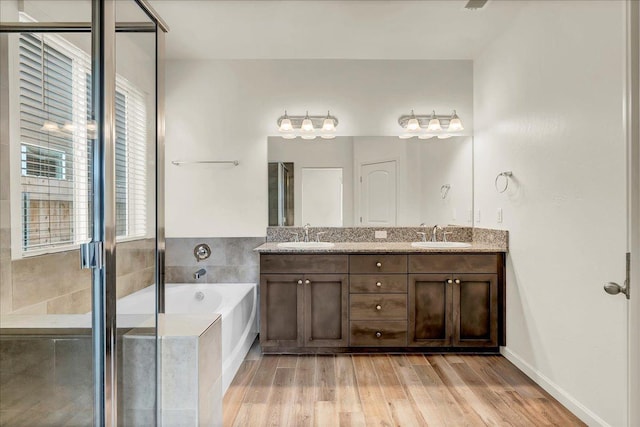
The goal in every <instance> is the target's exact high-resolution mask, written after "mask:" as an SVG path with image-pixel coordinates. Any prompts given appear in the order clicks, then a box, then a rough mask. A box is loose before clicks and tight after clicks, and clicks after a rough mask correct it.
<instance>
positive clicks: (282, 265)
mask: <svg viewBox="0 0 640 427" xmlns="http://www.w3.org/2000/svg"><path fill="white" fill-rule="evenodd" d="M348 272H349V255H332V254H302V255H297V254H296V255H289V254H287V255H280V254H262V255H260V274H273V273H302V274H305V273H309V274H311V273H330V274H337V273H348Z"/></svg>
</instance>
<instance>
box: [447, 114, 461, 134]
mask: <svg viewBox="0 0 640 427" xmlns="http://www.w3.org/2000/svg"><path fill="white" fill-rule="evenodd" d="M447 130H449V131H450V132H459V131H461V130H464V127H463V126H462V121H461V120H460V117H458V114H457V113H456V110H453V115H452V116H451V120H450V121H449V127H448V128H447Z"/></svg>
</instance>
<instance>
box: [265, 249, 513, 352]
mask: <svg viewBox="0 0 640 427" xmlns="http://www.w3.org/2000/svg"><path fill="white" fill-rule="evenodd" d="M260 266H261V275H260V310H261V315H260V321H261V324H260V341H261V344H262V347H263V349H264V351H265V352H297V351H299V352H313V351H316V350H313V349H314V348H316V349H318V350H321V351H330V349H334V351H362V349H364V351H371V350H374V349H375V348H380V349H383V348H393V349H394V351H398V350H401V349H406V350H407V351H411V350H413V351H425V350H427V349H432V351H493V352H495V351H497V349H498V346H500V345H504V344H505V340H504V329H505V328H504V254H502V253H465V254H437V253H435V254H366V255H364V254H352V255H347V254H344V255H343V254H339V255H336V254H296V255H290V254H262V255H261V260H260Z"/></svg>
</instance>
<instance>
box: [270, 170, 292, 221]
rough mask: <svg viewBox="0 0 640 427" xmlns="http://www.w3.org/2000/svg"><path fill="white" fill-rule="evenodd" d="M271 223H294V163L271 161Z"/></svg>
mask: <svg viewBox="0 0 640 427" xmlns="http://www.w3.org/2000/svg"><path fill="white" fill-rule="evenodd" d="M269 225H270V226H292V225H293V163H286V162H272V163H269Z"/></svg>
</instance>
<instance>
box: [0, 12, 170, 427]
mask: <svg viewBox="0 0 640 427" xmlns="http://www.w3.org/2000/svg"><path fill="white" fill-rule="evenodd" d="M133 1H135V3H136V4H138V6H140V8H141V9H142V10H143V11H144V12H145V14H146V15H147V16H148V17H149V18H150V19H151V21H152V22H151V23H147V22H141V23H135V22H134V23H122V24H120V23H116V22H115V5H116V0H91V6H92V12H91V14H92V20H91V22H90V23H86V22H71V23H69V22H52V23H39V22H35V23H32V22H30V23H24V22H11V23H0V33H22V32H26V33H87V32H91V38H92V39H91V48H92V55H91V62H92V75H93V78H92V85H93V87H92V92H93V94H94V96H93V97H92V99H94V108H93V112H94V115H95V116H94V118H95V119H96V125H97V136H98V137H97V138H96V139H95V140H94V142H93V153H94V157H93V159H92V166H93V232H92V242H93V243H94V244H97V245H96V247H98V248H101V249H100V250H101V254H100V255H101V256H100V258H101V260H102V262H101V263H99V264H98V265H96V267H98V268H93V270H92V346H93V380H94V425H95V426H116V425H117V422H118V407H117V406H118V404H117V402H118V400H117V341H116V339H117V329H116V328H117V323H116V236H115V224H116V218H115V216H116V215H115V206H116V203H115V75H116V69H115V33H116V32H153V33H155V34H156V39H155V41H156V52H155V54H156V55H155V58H156V63H155V65H156V70H155V71H156V75H155V77H156V93H155V95H156V150H155V155H156V192H155V196H156V214H155V220H156V267H155V280H156V295H157V297H156V318H155V327H156V334H157V326H158V316H157V315H158V313H159V312H160V313H162V312H164V257H165V228H164V161H165V156H164V150H165V145H164V135H165V133H164V129H165V125H164V123H165V121H164V108H165V92H164V76H165V74H164V58H165V57H164V49H165V33H166V32H168V31H169V28H168V26H167V24H166V23H165V22H164V21H163V20H162V18H160V16H159V15H158V14H157V13H156V12H155V10H153V8H152V7H151V6H150V4H149V3H148V2H147V0H133ZM156 337H157V335H156ZM158 346H159V340H157V339H156V364H157V366H158V369H157V374H156V396H155V401H156V408H157V414H156V416H157V417H159V414H160V404H161V399H160V398H159V393H160V376H159V372H160V367H159V365H160V358H159V357H158V354H159V353H158ZM158 419H159V418H158Z"/></svg>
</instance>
